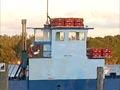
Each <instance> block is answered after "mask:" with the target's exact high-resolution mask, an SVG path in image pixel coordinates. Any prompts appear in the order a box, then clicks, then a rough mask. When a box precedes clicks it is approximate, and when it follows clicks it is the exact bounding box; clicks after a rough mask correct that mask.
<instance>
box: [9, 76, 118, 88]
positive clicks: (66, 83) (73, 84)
mask: <svg viewBox="0 0 120 90" xmlns="http://www.w3.org/2000/svg"><path fill="white" fill-rule="evenodd" d="M9 90H96V80H95V79H90V80H84V79H83V80H81V79H80V80H30V81H9ZM104 90H120V78H116V79H105V80H104Z"/></svg>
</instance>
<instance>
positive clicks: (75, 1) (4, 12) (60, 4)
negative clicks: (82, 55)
mask: <svg viewBox="0 0 120 90" xmlns="http://www.w3.org/2000/svg"><path fill="white" fill-rule="evenodd" d="M0 4H1V5H0V6H1V8H0V9H1V10H0V11H1V20H0V27H1V28H0V34H8V35H15V34H20V33H21V19H23V18H25V19H27V26H28V27H41V26H42V25H43V24H44V23H45V20H46V0H0ZM119 8H120V0H49V16H50V17H80V18H84V23H85V25H88V26H89V27H94V28H95V29H94V30H91V31H89V36H93V37H95V36H105V35H116V34H120V22H119V20H120V12H119ZM27 32H28V33H31V30H27Z"/></svg>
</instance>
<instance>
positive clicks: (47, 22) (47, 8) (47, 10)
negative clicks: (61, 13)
mask: <svg viewBox="0 0 120 90" xmlns="http://www.w3.org/2000/svg"><path fill="white" fill-rule="evenodd" d="M46 14H47V16H46V17H47V21H46V24H47V25H48V24H49V22H48V17H49V16H48V0H47V13H46Z"/></svg>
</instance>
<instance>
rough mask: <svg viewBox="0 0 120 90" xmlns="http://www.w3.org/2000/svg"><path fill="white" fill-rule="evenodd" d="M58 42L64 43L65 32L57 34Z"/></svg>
mask: <svg viewBox="0 0 120 90" xmlns="http://www.w3.org/2000/svg"><path fill="white" fill-rule="evenodd" d="M56 41H64V32H56Z"/></svg>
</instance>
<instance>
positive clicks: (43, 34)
mask: <svg viewBox="0 0 120 90" xmlns="http://www.w3.org/2000/svg"><path fill="white" fill-rule="evenodd" d="M35 41H36V42H39V41H50V32H49V31H47V30H39V29H38V30H35Z"/></svg>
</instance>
